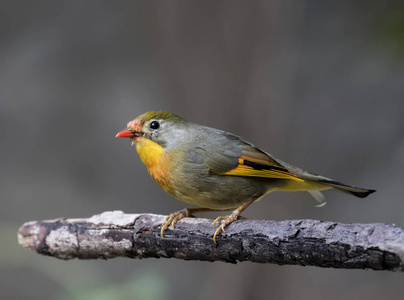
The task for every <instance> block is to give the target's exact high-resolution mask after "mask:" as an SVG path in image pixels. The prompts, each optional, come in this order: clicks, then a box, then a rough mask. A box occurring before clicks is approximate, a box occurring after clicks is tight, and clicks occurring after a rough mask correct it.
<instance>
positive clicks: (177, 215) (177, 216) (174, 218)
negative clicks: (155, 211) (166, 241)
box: [160, 208, 192, 238]
mask: <svg viewBox="0 0 404 300" xmlns="http://www.w3.org/2000/svg"><path fill="white" fill-rule="evenodd" d="M191 216H192V214H191V212H190V211H189V210H188V209H186V208H185V209H183V210H180V211H177V212H174V213H172V214H170V215H169V216H168V217H167V218H165V220H164V221H163V223H162V224H161V226H162V227H161V231H160V235H161V238H163V233H164V231H166V229H167V228H168V227H169V226H170V224H171V226H172V227H173V229H175V227H174V226H175V224H176V223H177V222H178V221H179V220H181V219H183V218H187V217H191Z"/></svg>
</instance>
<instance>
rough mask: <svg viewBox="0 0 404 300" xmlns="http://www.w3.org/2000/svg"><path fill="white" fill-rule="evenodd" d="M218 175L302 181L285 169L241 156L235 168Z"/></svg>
mask: <svg viewBox="0 0 404 300" xmlns="http://www.w3.org/2000/svg"><path fill="white" fill-rule="evenodd" d="M219 175H234V176H253V177H264V178H281V179H291V180H297V181H304V180H303V179H300V178H299V177H297V176H296V175H294V174H292V173H289V172H288V171H287V170H286V169H282V168H279V167H275V166H269V165H266V164H261V163H256V162H252V161H248V160H244V159H243V158H239V159H238V166H237V167H236V168H234V169H233V170H230V171H228V172H225V173H220V174H219Z"/></svg>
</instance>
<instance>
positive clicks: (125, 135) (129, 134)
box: [116, 129, 136, 138]
mask: <svg viewBox="0 0 404 300" xmlns="http://www.w3.org/2000/svg"><path fill="white" fill-rule="evenodd" d="M135 136H136V135H135V133H133V132H132V131H130V130H128V129H124V130H121V131H119V132H118V134H117V135H116V137H121V138H133V137H135Z"/></svg>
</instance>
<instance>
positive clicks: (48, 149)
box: [0, 0, 404, 300]
mask: <svg viewBox="0 0 404 300" xmlns="http://www.w3.org/2000/svg"><path fill="white" fill-rule="evenodd" d="M0 11H1V18H0V114H1V115H0V124H1V148H0V151H1V152H0V160H1V169H0V178H1V181H0V182H1V183H0V184H1V205H2V208H1V210H0V235H1V236H0V241H1V242H0V298H1V299H27V298H30V299H39V298H41V299H112V298H113V299H190V298H192V299H207V298H209V299H233V300H237V299H364V298H366V299H380V298H390V299H392V298H394V297H398V295H401V296H402V295H403V294H404V285H403V275H402V274H398V273H390V272H374V271H363V270H335V269H320V268H315V267H300V266H278V265H269V264H267V265H260V264H253V263H239V264H237V265H230V264H224V263H206V262H191V261H181V260H174V259H171V260H169V259H160V260H157V259H147V260H141V261H140V260H128V259H113V260H109V261H77V260H74V261H58V260H56V259H53V258H50V257H44V256H40V255H37V254H36V253H34V252H33V251H29V250H26V249H23V248H21V247H20V246H18V244H17V230H18V227H19V226H20V225H21V224H22V223H24V222H26V221H31V220H39V219H53V218H57V217H89V216H92V215H93V214H98V213H101V212H103V211H107V210H123V211H125V212H127V213H141V212H150V213H158V214H168V213H171V212H173V211H176V210H179V209H182V208H184V207H185V206H186V205H185V204H183V203H181V202H179V201H177V200H175V199H174V198H172V197H171V196H169V195H167V194H166V193H165V192H164V191H163V190H161V189H160V188H159V187H158V186H157V184H156V183H155V182H154V181H153V180H152V179H151V178H150V177H149V176H148V175H147V172H146V168H145V166H144V165H143V164H142V163H141V161H140V159H139V157H138V155H137V153H136V151H135V148H134V147H130V141H128V140H125V139H116V138H115V134H116V133H117V132H118V131H120V130H121V129H123V128H125V126H126V123H127V122H128V121H129V120H131V119H133V118H134V117H136V116H137V115H139V114H141V113H143V112H145V111H149V110H157V109H159V110H168V111H172V112H175V113H177V114H179V115H181V116H183V117H184V118H186V119H188V120H191V121H194V122H196V123H200V124H203V125H208V126H211V127H216V128H220V129H223V130H227V131H231V132H233V133H235V134H238V135H241V136H242V137H244V138H245V139H247V140H248V141H250V142H252V143H254V144H255V145H256V146H258V147H260V148H262V149H265V150H267V151H268V152H270V153H272V154H273V155H275V156H277V157H278V158H280V159H282V160H284V161H287V162H289V163H291V164H294V165H296V166H299V167H301V168H303V169H307V170H310V171H312V172H316V173H320V174H323V175H325V176H328V177H331V178H333V179H336V180H340V181H342V182H346V183H348V184H354V185H358V186H361V187H367V188H374V189H376V190H377V193H375V194H373V195H372V196H370V197H369V198H366V199H357V198H354V197H350V196H349V195H345V194H340V193H337V192H332V191H330V192H326V193H325V194H326V197H327V199H328V204H327V205H326V206H325V207H323V208H313V207H312V206H311V205H309V204H308V203H306V202H305V201H304V200H302V199H301V198H300V197H299V195H298V194H296V193H274V194H271V195H269V196H267V197H266V198H265V199H264V200H262V201H260V202H259V203H256V204H255V205H252V206H251V207H250V208H249V209H248V210H247V211H246V212H245V213H244V216H246V217H248V218H254V219H275V220H281V219H299V218H312V219H319V220H330V221H339V222H349V223H351V222H366V223H374V222H383V223H395V224H397V225H400V226H404V201H403V195H404V187H403V183H402V181H403V178H404V135H403V132H404V118H403V113H404V101H403V100H404V99H403V98H404V96H403V95H404V5H403V2H402V1H383V2H382V1H359V0H358V1H321V0H289V1H281V0H273V1H185V0H184V1H160V2H157V1H102V0H101V1H50V0H44V1H10V0H5V1H2V5H1V8H0ZM217 215H218V214H213V215H203V214H201V215H200V216H201V217H210V218H213V217H216V216H217Z"/></svg>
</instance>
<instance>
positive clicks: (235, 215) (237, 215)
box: [213, 209, 241, 244]
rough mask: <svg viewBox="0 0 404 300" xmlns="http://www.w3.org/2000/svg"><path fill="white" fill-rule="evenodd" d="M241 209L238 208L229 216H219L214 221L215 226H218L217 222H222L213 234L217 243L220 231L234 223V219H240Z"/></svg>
mask: <svg viewBox="0 0 404 300" xmlns="http://www.w3.org/2000/svg"><path fill="white" fill-rule="evenodd" d="M240 213H241V212H240V211H239V210H238V209H236V210H235V211H233V212H232V213H231V214H230V215H228V216H222V217H218V218H216V220H215V221H214V222H213V226H216V223H217V222H222V223H221V224H220V226H219V228H218V229H216V231H215V234H214V235H213V242H214V243H215V244H216V236H217V235H218V234H219V233H220V231H223V232H225V231H224V228H225V227H226V226H227V225H229V224H231V223H233V222H234V221H236V220H238V219H239V218H240Z"/></svg>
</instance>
